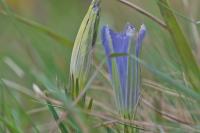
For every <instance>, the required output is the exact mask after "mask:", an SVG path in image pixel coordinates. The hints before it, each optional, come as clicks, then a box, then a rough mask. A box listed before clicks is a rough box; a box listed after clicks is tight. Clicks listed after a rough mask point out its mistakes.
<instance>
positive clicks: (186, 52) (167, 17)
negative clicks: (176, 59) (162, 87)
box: [157, 0, 200, 92]
mask: <svg viewBox="0 0 200 133" xmlns="http://www.w3.org/2000/svg"><path fill="white" fill-rule="evenodd" d="M157 4H158V6H159V8H160V12H161V14H162V16H163V18H164V21H165V23H166V25H167V28H168V30H169V32H170V35H171V37H172V39H173V41H174V43H175V47H176V50H177V51H178V53H179V55H180V59H181V63H182V66H183V70H184V72H185V74H186V76H187V79H188V80H189V82H190V83H191V85H192V86H193V89H194V90H195V91H197V92H200V69H199V66H198V65H197V62H196V60H195V58H194V55H193V54H192V50H191V48H190V45H189V43H188V41H187V39H186V37H185V36H184V34H183V32H182V30H181V27H180V26H179V24H178V22H177V20H176V17H175V15H174V13H173V11H172V10H171V9H170V6H169V4H168V1H167V0H158V2H157Z"/></svg>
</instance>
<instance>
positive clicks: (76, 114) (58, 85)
mask: <svg viewBox="0 0 200 133" xmlns="http://www.w3.org/2000/svg"><path fill="white" fill-rule="evenodd" d="M129 2H130V3H132V4H133V5H134V7H139V9H135V8H133V7H131V6H127V5H126V4H124V3H122V2H120V1H119V0H109V1H108V0H101V3H100V6H101V14H100V24H99V30H98V32H97V33H98V35H97V40H96V46H95V50H94V55H93V57H92V64H91V70H92V71H91V76H90V77H89V78H88V80H87V82H86V83H85V86H84V87H82V88H81V92H80V95H78V96H77V98H76V99H73V100H72V98H71V97H70V95H68V94H69V93H70V90H69V87H70V80H69V79H70V59H71V55H72V48H73V44H74V41H75V39H76V35H77V33H78V30H79V27H80V25H81V22H82V20H83V18H84V16H85V15H86V12H87V10H88V7H89V1H87V0H85V1H80V0H66V1H56V0H52V1H48V0H44V1H36V0H28V1H26V0H17V1H12V0H7V1H4V0H1V1H0V133H7V132H10V133H26V132H30V133H46V132H55V133H57V132H58V133H59V132H62V133H68V132H69V133H70V132H78V133H88V132H91V133H93V132H96V133H97V132H99V133H104V132H105V133H106V132H107V133H122V132H123V131H124V129H123V127H124V126H126V127H134V128H136V129H137V131H138V132H150V131H151V132H173V133H179V132H180V133H182V132H185V133H187V132H191V133H192V132H194V133H196V132H200V117H199V116H200V112H199V110H200V104H199V101H200V94H199V89H200V77H199V76H200V72H199V69H200V67H199V64H200V57H199V55H200V54H199V53H200V50H199V48H200V47H199V44H198V37H199V32H200V28H199V25H198V24H196V23H195V22H198V21H199V19H200V16H199V9H200V8H199V7H200V1H199V0H192V1H190V0H184V1H183V0H177V1H170V0H148V1H146V0H130V1H129ZM166 2H167V3H166ZM140 9H142V12H141V11H139V10H140ZM149 15H150V17H149ZM152 16H153V17H152ZM155 18H156V19H158V20H159V21H161V22H162V24H164V28H163V25H162V24H159V22H157V20H155ZM127 22H130V23H133V24H134V25H135V26H136V27H137V29H139V26H140V25H141V23H144V24H145V25H146V27H147V30H148V32H147V36H146V38H145V40H144V44H143V49H142V53H141V58H140V59H137V58H136V57H134V56H133V55H130V56H131V58H132V59H134V60H138V61H139V62H140V64H141V70H142V88H141V89H142V94H141V99H140V102H139V105H138V107H137V112H135V116H136V118H135V120H132V121H130V120H126V119H123V118H122V117H121V116H120V115H119V113H118V112H117V107H116V106H117V105H116V104H115V98H114V92H113V89H112V86H111V84H110V81H109V75H108V73H107V69H106V63H105V54H104V50H103V48H102V45H101V40H100V37H99V36H100V29H101V27H102V26H103V25H106V24H108V25H109V26H110V27H112V28H114V29H116V30H118V31H121V29H122V28H123V27H124V25H125V24H126V23H127ZM33 85H36V86H37V87H38V89H34V87H33ZM84 94H87V95H86V98H85V106H84V107H83V106H79V105H77V103H78V101H79V100H80V99H81V97H82V96H83V95H84ZM134 131H135V132H136V130H134Z"/></svg>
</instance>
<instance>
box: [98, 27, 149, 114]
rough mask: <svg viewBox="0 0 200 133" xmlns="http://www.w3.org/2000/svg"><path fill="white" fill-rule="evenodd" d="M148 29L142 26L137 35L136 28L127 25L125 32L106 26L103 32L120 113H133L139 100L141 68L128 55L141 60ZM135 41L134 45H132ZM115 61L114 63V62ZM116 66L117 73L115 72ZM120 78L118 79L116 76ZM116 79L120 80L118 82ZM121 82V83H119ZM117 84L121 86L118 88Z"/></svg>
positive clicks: (103, 41) (102, 38) (109, 69)
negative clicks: (114, 55) (112, 55)
mask: <svg viewBox="0 0 200 133" xmlns="http://www.w3.org/2000/svg"><path fill="white" fill-rule="evenodd" d="M145 32H146V28H145V26H144V25H141V28H140V30H139V32H138V33H137V34H136V31H135V27H134V26H133V25H131V24H127V25H126V27H125V28H124V31H123V32H115V31H113V30H112V29H110V28H109V27H108V26H104V27H103V28H102V32H101V40H102V44H103V47H104V49H105V54H106V57H107V64H108V72H109V75H110V78H111V80H112V81H113V84H114V85H113V87H114V89H115V94H116V99H117V102H118V105H119V106H118V107H119V109H120V111H122V110H124V111H128V112H130V111H131V112H132V110H133V108H134V106H135V104H136V103H137V102H138V99H139V92H140V91H139V90H140V68H139V62H138V61H137V60H133V59H131V58H130V57H129V56H128V55H130V54H133V55H135V56H136V57H137V58H139V55H140V51H141V46H142V41H143V39H144V37H145ZM133 40H134V42H135V43H134V44H132V42H133ZM113 53H115V54H123V55H124V56H116V57H114V58H113V57H111V56H110V55H111V54H113ZM113 60H114V62H113ZM114 64H115V66H116V71H113V69H114ZM116 75H117V76H118V77H117V78H116V77H114V76H116ZM116 79H118V80H117V81H116ZM118 82H119V83H118ZM116 84H119V85H118V86H117V85H116Z"/></svg>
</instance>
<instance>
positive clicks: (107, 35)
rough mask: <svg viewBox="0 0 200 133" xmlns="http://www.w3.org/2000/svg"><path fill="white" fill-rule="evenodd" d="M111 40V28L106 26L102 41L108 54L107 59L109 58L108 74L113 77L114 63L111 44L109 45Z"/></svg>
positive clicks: (103, 30)
mask: <svg viewBox="0 0 200 133" xmlns="http://www.w3.org/2000/svg"><path fill="white" fill-rule="evenodd" d="M109 40H110V32H109V27H108V26H104V27H103V28H102V30H101V41H102V44H103V47H104V50H105V53H106V58H107V64H108V72H109V74H110V77H111V76H112V64H111V63H112V62H111V58H110V57H109V56H110V54H111V49H110V44H109Z"/></svg>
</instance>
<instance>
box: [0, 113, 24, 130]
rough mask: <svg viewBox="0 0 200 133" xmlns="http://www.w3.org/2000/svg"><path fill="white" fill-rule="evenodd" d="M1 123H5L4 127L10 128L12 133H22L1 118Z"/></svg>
mask: <svg viewBox="0 0 200 133" xmlns="http://www.w3.org/2000/svg"><path fill="white" fill-rule="evenodd" d="M0 122H2V123H4V125H5V126H6V127H7V128H8V130H9V131H10V132H11V133H21V132H20V131H19V130H18V129H17V128H16V127H15V126H13V125H12V124H11V123H10V122H9V121H7V120H5V119H3V118H1V117H0Z"/></svg>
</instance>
